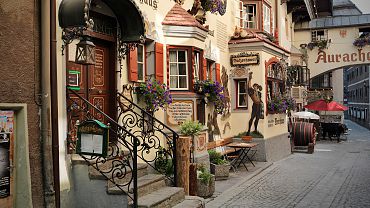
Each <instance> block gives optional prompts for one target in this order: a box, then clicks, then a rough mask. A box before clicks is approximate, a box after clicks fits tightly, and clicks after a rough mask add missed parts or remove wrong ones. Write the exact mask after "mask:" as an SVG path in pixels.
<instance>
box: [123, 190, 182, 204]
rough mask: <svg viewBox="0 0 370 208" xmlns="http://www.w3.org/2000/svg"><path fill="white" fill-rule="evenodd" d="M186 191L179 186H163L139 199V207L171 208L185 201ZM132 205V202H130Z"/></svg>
mask: <svg viewBox="0 0 370 208" xmlns="http://www.w3.org/2000/svg"><path fill="white" fill-rule="evenodd" d="M184 198H185V192H184V189H183V188H179V187H167V186H166V187H163V188H160V189H158V190H157V191H155V192H152V193H150V194H147V195H145V196H143V197H139V199H138V207H150V208H170V207H173V206H175V205H176V204H178V203H180V202H182V201H184ZM129 206H130V207H132V202H130V203H129Z"/></svg>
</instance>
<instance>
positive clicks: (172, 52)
mask: <svg viewBox="0 0 370 208" xmlns="http://www.w3.org/2000/svg"><path fill="white" fill-rule="evenodd" d="M176 59H177V58H176V51H170V62H177V60H176Z"/></svg>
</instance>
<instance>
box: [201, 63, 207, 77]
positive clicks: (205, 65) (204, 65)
mask: <svg viewBox="0 0 370 208" xmlns="http://www.w3.org/2000/svg"><path fill="white" fill-rule="evenodd" d="M206 79H207V59H203V70H202V80H206Z"/></svg>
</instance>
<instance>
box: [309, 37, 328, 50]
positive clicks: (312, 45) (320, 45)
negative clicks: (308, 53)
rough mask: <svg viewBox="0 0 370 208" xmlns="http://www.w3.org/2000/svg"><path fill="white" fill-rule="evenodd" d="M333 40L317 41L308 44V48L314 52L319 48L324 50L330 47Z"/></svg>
mask: <svg viewBox="0 0 370 208" xmlns="http://www.w3.org/2000/svg"><path fill="white" fill-rule="evenodd" d="M330 42H331V40H330V39H329V40H316V41H313V42H310V43H308V44H307V48H308V49H310V50H313V49H314V48H315V47H318V48H319V50H324V49H326V48H328V47H329V43H330Z"/></svg>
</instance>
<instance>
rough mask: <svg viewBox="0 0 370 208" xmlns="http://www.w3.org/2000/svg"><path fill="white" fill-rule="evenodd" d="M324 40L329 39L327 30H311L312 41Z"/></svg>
mask: <svg viewBox="0 0 370 208" xmlns="http://www.w3.org/2000/svg"><path fill="white" fill-rule="evenodd" d="M322 40H328V32H327V30H314V31H312V32H311V41H312V42H317V41H322Z"/></svg>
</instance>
